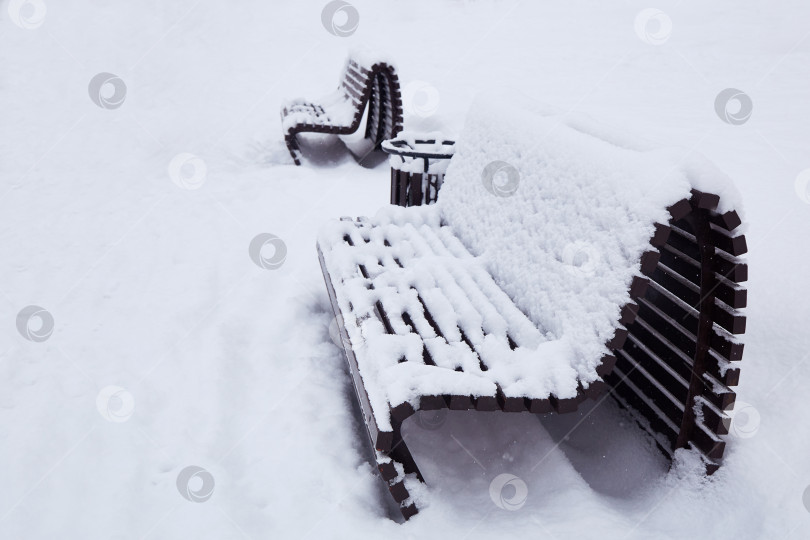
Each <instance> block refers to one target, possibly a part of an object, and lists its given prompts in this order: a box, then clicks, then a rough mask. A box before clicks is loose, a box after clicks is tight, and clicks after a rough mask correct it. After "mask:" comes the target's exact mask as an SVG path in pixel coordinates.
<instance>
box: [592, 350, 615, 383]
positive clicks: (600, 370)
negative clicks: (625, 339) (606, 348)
mask: <svg viewBox="0 0 810 540" xmlns="http://www.w3.org/2000/svg"><path fill="white" fill-rule="evenodd" d="M615 365H616V357H615V356H614V355H612V354H606V355H604V356H603V357H602V361H601V362H600V363H599V365H598V366H596V374H597V375H599V376H600V377H604V376H605V375H607V374H609V373H610V372H611V371H613V368H614V366H615Z"/></svg>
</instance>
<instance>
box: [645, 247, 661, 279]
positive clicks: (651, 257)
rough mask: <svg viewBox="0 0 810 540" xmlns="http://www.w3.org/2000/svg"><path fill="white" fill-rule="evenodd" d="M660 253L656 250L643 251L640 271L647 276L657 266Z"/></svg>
mask: <svg viewBox="0 0 810 540" xmlns="http://www.w3.org/2000/svg"><path fill="white" fill-rule="evenodd" d="M660 259H661V254H660V253H659V252H658V251H645V252H644V253H642V255H641V273H642V274H644V275H645V276H649V275H650V274H652V273H653V271H655V268H656V267H657V266H658V261H659V260H660Z"/></svg>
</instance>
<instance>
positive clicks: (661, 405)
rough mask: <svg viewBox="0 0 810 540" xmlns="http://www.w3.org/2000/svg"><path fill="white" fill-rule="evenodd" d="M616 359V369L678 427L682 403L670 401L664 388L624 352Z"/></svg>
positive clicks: (681, 415)
mask: <svg viewBox="0 0 810 540" xmlns="http://www.w3.org/2000/svg"><path fill="white" fill-rule="evenodd" d="M616 357H617V363H616V369H618V370H619V371H621V372H622V373H624V374H625V376H626V377H627V379H628V380H629V381H630V382H632V383H633V384H634V385H635V386H636V387H637V388H638V389H639V390H641V391H642V392H643V393H644V395H645V396H646V397H647V398H648V399H649V400H650V401H652V402H653V404H655V406H656V407H657V408H658V409H660V410H661V412H663V413H664V414H666V416H667V418H669V419H670V420H671V421H672V423H673V424H675V425H679V424H680V423H681V420H682V418H683V403H678V401H677V400H676V399H671V398H670V396H668V395H667V391H666V389H665V388H664V386H663V385H662V384H661V383H659V382H658V381H657V380H655V377H653V376H652V375H650V373H649V372H648V371H646V370H645V369H644V367H643V366H642V365H641V364H640V363H638V362H635V361H634V360H633V359H632V357H631V356H630V355H629V354H627V352H626V351H620V352H619V354H617V355H616Z"/></svg>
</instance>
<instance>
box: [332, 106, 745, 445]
mask: <svg viewBox="0 0 810 540" xmlns="http://www.w3.org/2000/svg"><path fill="white" fill-rule="evenodd" d="M496 101H500V102H504V101H503V100H496ZM530 110H531V104H529V105H527V106H525V107H520V106H514V105H512V106H508V107H495V106H491V105H489V104H488V103H487V102H482V101H479V102H478V103H477V104H476V105H475V106H474V107H473V110H472V112H471V113H470V116H469V118H468V121H467V124H466V126H465V129H464V132H463V134H462V136H461V137H460V140H459V143H458V145H457V149H456V154H455V157H454V158H453V160H452V161H451V164H450V166H449V168H448V171H447V175H446V177H445V183H444V187H443V188H442V191H441V196H440V197H439V201H438V203H437V204H435V205H433V206H428V207H416V208H400V207H387V208H384V209H382V210H380V211H379V212H378V214H377V215H376V216H375V217H374V218H373V219H371V220H368V221H365V222H363V223H362V224H361V225H359V226H358V225H357V224H356V223H354V222H351V221H341V222H336V221H334V222H332V223H330V224H328V225H327V226H325V227H324V228H323V229H322V232H321V235H320V238H319V246H320V247H321V249H322V251H323V254H324V259H325V262H326V266H327V269H328V272H329V274H330V278H331V280H332V282H333V283H335V284H336V295H337V299H338V302H339V304H340V309H341V312H342V313H344V315H345V314H351V317H347V319H351V320H346V321H345V327H346V330H347V332H348V334H349V338H350V341H351V344H352V349H353V350H354V352H355V354H356V356H357V362H358V366H359V369H360V373H361V375H362V377H363V381H364V385H365V388H366V391H367V392H368V395H369V399H370V401H371V404H372V408H373V410H374V413H375V417H376V419H377V422H378V426H379V427H380V429H382V430H386V429H389V427H390V425H389V418H388V407H389V406H391V407H395V406H397V405H399V404H400V403H403V402H410V403H411V404H413V405H414V406H418V403H419V398H420V396H429V395H438V394H453V395H473V396H492V395H495V393H496V388H497V387H500V388H501V389H502V391H503V393H504V395H506V396H509V397H512V396H514V397H528V398H538V399H545V398H548V397H549V396H554V397H557V398H571V397H574V396H575V395H576V392H577V385H578V384H579V383H581V384H582V385H583V386H585V387H588V386H589V385H590V384H591V383H592V382H594V381H596V380H598V379H599V376H598V375H597V373H596V368H597V367H598V366H599V365H600V364H601V362H602V358H603V357H604V355H606V354H608V353H609V351H608V349H607V347H606V343H607V342H608V341H610V339H611V338H612V337H613V335H614V332H615V330H616V329H617V328H618V327H619V319H620V310H621V308H622V307H623V306H624V305H626V304H627V303H628V302H630V301H631V299H630V296H629V287H630V284H631V282H632V279H633V277H634V276H637V275H640V259H641V255H642V253H643V252H644V251H648V250H651V249H653V248H652V246H651V245H650V244H649V241H650V238H651V237H652V236H653V233H654V224H655V223H667V222H668V221H669V218H670V216H669V213H668V211H667V208H668V207H669V206H671V205H672V204H674V203H676V202H677V201H679V200H681V199H684V198H689V197H690V191H691V189H692V188H693V187H698V186H699V187H700V188H701V189H704V190H706V191H711V192H713V193H719V194H721V195H722V196H723V197H726V198H728V199H729V200H731V201H737V200H738V196H737V193H736V190H735V189H734V187H733V186H732V185H731V184H730V183H729V182H728V181H727V180H726V178H725V177H724V176H723V175H721V174H716V171H714V170H713V169H711V168H710V167H708V166H706V165H705V164H704V163H702V162H701V161H700V158H696V159H694V160H692V161H689V162H682V163H678V162H676V161H675V160H674V157H673V156H675V155H676V153H675V152H674V151H672V150H667V149H653V148H651V147H650V146H649V145H645V144H644V143H639V142H634V141H631V140H630V139H629V138H626V137H623V136H616V135H613V134H612V133H610V132H609V131H608V130H606V129H605V128H604V127H602V126H598V125H597V124H595V123H590V122H589V121H588V120H587V119H583V118H581V117H576V118H565V117H562V116H549V115H547V114H531V113H527V111H530ZM606 139H607V140H606ZM493 163H496V165H492V164H493ZM494 170H498V171H499V172H497V173H496V174H493V171H494ZM510 174H511V175H512V176H511V177H510V176H509V175H510ZM346 239H349V241H346ZM360 266H362V268H363V272H365V273H366V275H365V276H364V275H362V273H361V271H360V270H359V267H360ZM378 303H379V304H378ZM379 306H382V308H383V309H382V311H383V312H384V313H385V314H386V316H385V317H381V315H380V310H379ZM425 310H426V311H427V312H428V313H429V314H430V315H429V316H426V315H425ZM386 317H387V318H388V319H390V322H389V324H390V332H389V331H388V329H386V328H385V323H384V322H383V319H385V318H386ZM430 319H432V321H431V320H430ZM435 327H438V333H437V331H436V330H437V329H436V328H435ZM509 339H512V340H513V342H514V343H516V344H517V347H516V348H515V349H514V350H513V349H512V348H511V347H510V345H509ZM468 343H469V344H470V345H472V349H474V351H473V350H471V348H470V347H469V346H468ZM423 344H424V346H423ZM481 364H483V365H484V366H486V369H482V367H481ZM496 385H497V386H496Z"/></svg>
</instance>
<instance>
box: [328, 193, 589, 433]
mask: <svg viewBox="0 0 810 540" xmlns="http://www.w3.org/2000/svg"><path fill="white" fill-rule="evenodd" d="M319 246H320V247H321V249H322V252H323V255H324V260H325V262H326V266H327V269H328V271H329V275H330V279H331V280H332V282H333V283H335V284H336V296H337V299H338V302H339V304H340V309H341V312H342V313H344V314H345V315H347V316H346V318H345V320H344V321H342V323H343V325H344V326H345V329H346V331H347V333H348V336H349V340H350V342H351V346H352V350H353V351H354V353H355V356H356V358H357V363H358V367H359V370H360V374H361V376H362V377H363V383H364V386H365V390H366V392H367V394H368V397H369V401H370V402H371V406H372V409H373V411H374V415H375V418H376V421H377V424H378V427H379V428H380V429H382V430H388V429H390V420H389V417H388V408H389V406H391V407H395V406H397V405H399V404H400V403H404V402H410V403H411V404H412V405H414V406H415V407H417V406H418V405H419V399H420V397H422V396H433V395H445V394H450V395H462V396H466V395H472V396H475V397H480V396H495V395H496V392H497V386H496V385H498V386H500V387H501V389H502V391H503V393H504V395H506V396H509V397H532V398H547V397H548V396H549V395H551V394H554V395H557V396H559V397H573V396H574V395H576V384H577V380H576V372H574V370H573V369H572V368H571V366H570V365H568V364H566V363H563V362H561V361H560V359H561V358H567V357H568V356H569V355H570V352H568V351H563V350H561V349H563V348H564V347H566V345H565V344H563V343H561V342H559V341H555V340H551V339H549V336H546V335H544V334H543V333H542V332H541V331H540V330H538V328H537V327H536V325H535V324H534V323H532V322H531V321H530V320H529V319H528V318H527V317H526V316H525V315H524V314H523V313H522V312H521V311H520V310H519V309H517V307H516V306H515V305H514V303H513V302H512V300H511V299H510V298H509V297H508V296H507V295H506V294H505V293H504V292H503V290H501V288H500V287H499V286H498V285H497V284H496V283H495V282H494V280H493V279H492V277H491V276H490V275H489V273H488V272H487V270H486V269H485V267H484V266H483V265H482V264H481V262H480V261H479V260H478V259H477V258H475V257H473V256H472V255H470V253H469V252H468V251H467V250H466V248H465V247H464V246H463V245H462V244H461V243H460V242H459V241H458V239H457V238H455V236H454V235H453V233H452V230H451V229H450V228H449V227H441V226H440V215H439V212H438V209H437V208H435V207H424V208H408V209H403V208H399V207H391V208H388V209H385V210H383V211H381V212H380V213H379V214H378V215H377V216H376V217H375V218H374V219H373V220H371V221H368V222H365V223H362V224H360V225H358V224H357V223H354V222H351V221H340V222H338V221H333V222H331V223H330V224H329V225H327V226H326V227H324V228H323V230H322V232H321V235H320V238H319ZM361 267H362V270H360V268H361ZM364 274H365V275H364ZM379 307H382V312H384V314H385V316H384V317H382V316H381V314H380V311H379ZM425 309H426V310H427V312H428V313H429V315H426V314H425ZM348 314H351V316H348ZM384 319H385V321H387V323H388V324H389V325H390V328H391V330H392V332H393V333H389V332H388V330H387V329H386V327H385V324H386V323H385V322H383V320H384ZM509 340H512V342H513V343H514V344H515V345H516V348H515V350H512V348H511V346H510V343H509ZM470 345H471V346H472V349H471V348H470ZM473 349H474V350H473Z"/></svg>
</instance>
